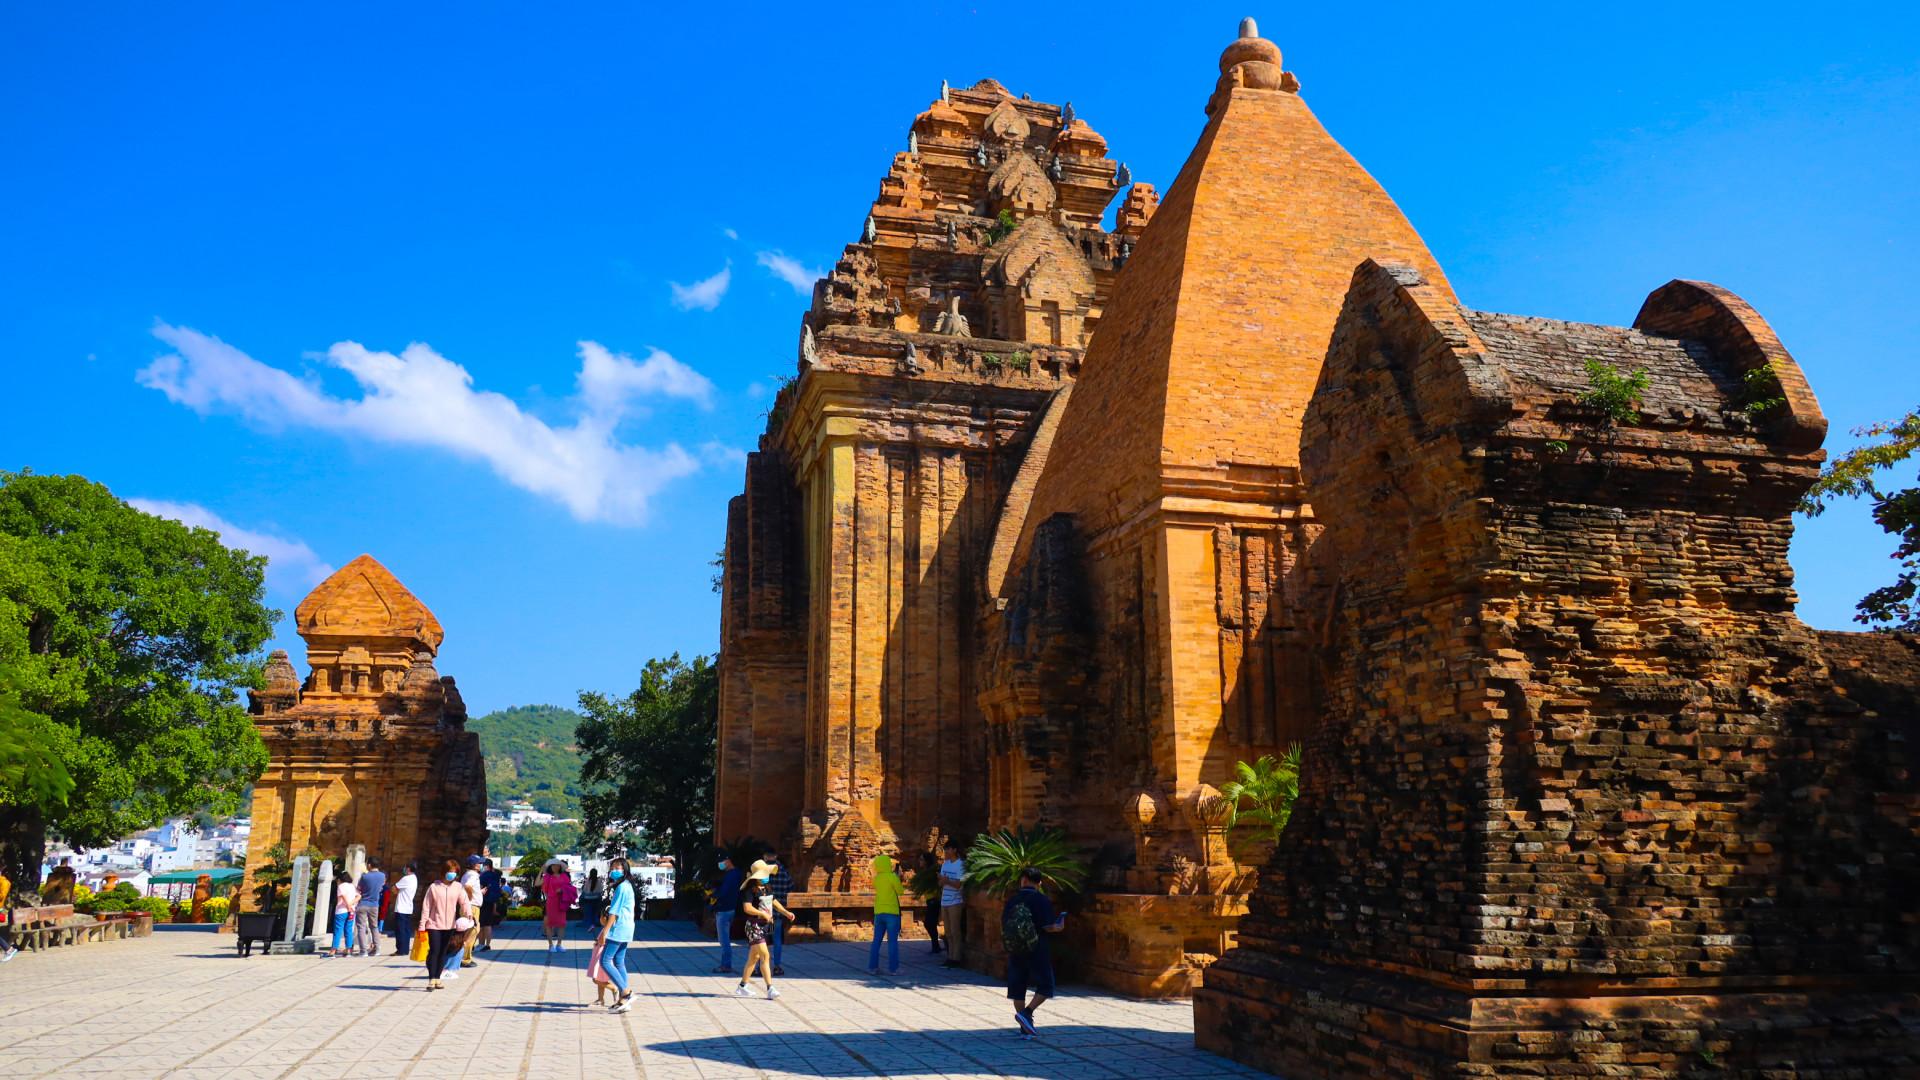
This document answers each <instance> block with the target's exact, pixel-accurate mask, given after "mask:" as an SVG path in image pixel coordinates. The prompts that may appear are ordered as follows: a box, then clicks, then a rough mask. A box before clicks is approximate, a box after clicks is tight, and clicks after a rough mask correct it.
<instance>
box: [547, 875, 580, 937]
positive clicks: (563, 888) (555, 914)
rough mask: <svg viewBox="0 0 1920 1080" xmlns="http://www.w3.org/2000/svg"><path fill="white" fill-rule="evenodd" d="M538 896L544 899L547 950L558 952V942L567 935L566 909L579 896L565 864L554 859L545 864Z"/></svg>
mask: <svg viewBox="0 0 1920 1080" xmlns="http://www.w3.org/2000/svg"><path fill="white" fill-rule="evenodd" d="M540 896H541V897H542V898H543V899H544V900H545V901H546V905H547V911H546V915H547V917H546V920H545V922H544V923H543V925H544V926H545V928H546V934H547V951H548V952H559V951H560V943H561V942H562V941H564V940H566V936H567V910H568V909H569V908H571V907H573V902H574V900H575V899H576V898H577V897H578V896H579V894H578V893H577V892H575V891H574V888H573V875H572V874H569V873H568V872H567V864H566V863H563V862H561V861H560V860H559V859H555V860H553V861H552V862H549V863H548V864H547V869H546V872H545V873H544V874H542V875H541V877H540Z"/></svg>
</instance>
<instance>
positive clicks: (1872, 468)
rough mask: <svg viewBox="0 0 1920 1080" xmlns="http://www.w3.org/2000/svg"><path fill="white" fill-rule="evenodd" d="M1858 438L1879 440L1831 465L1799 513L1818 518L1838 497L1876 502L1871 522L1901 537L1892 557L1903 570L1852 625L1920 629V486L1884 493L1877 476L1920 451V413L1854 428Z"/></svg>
mask: <svg viewBox="0 0 1920 1080" xmlns="http://www.w3.org/2000/svg"><path fill="white" fill-rule="evenodd" d="M1853 433H1854V435H1856V436H1859V437H1861V438H1868V439H1879V440H1881V441H1879V442H1874V443H1869V444H1867V445H1865V446H1858V447H1855V448H1854V449H1852V450H1849V451H1847V452H1846V453H1845V454H1843V455H1841V456H1840V459H1839V460H1837V461H1833V462H1829V463H1828V465H1827V467H1826V468H1825V469H1823V470H1821V472H1820V478H1819V479H1818V480H1815V481H1814V482H1813V486H1812V487H1810V488H1808V489H1807V493H1806V495H1805V496H1803V497H1802V498H1801V500H1800V512H1801V513H1803V514H1806V515H1807V516H1808V517H1818V516H1820V514H1821V513H1823V512H1824V511H1825V510H1826V508H1827V504H1828V503H1830V502H1831V501H1833V500H1835V499H1847V498H1855V497H1858V496H1861V495H1865V496H1867V497H1868V498H1869V499H1871V500H1873V520H1874V521H1875V523H1877V524H1878V525H1879V526H1880V527H1881V528H1882V529H1885V530H1886V531H1887V532H1889V533H1892V534H1893V535H1895V536H1898V537H1899V538H1900V546H1899V547H1898V548H1897V549H1896V550H1895V551H1894V553H1893V558H1894V559H1895V560H1897V561H1898V562H1899V563H1900V566H1901V571H1900V574H1899V576H1898V577H1896V578H1895V579H1894V582H1893V584H1891V585H1886V586H1883V587H1881V588H1878V589H1875V590H1874V591H1872V592H1870V593H1868V594H1867V595H1866V596H1865V597H1863V598H1862V599H1861V601H1860V602H1859V603H1858V604H1856V605H1855V608H1856V609H1857V610H1858V611H1859V614H1858V615H1855V616H1854V621H1855V622H1859V623H1865V624H1867V625H1869V626H1871V625H1874V624H1876V623H1881V624H1887V625H1888V628H1890V629H1894V630H1920V604H1917V603H1916V602H1915V598H1916V596H1920V487H1910V488H1903V489H1901V490H1899V491H1892V492H1886V491H1881V490H1880V488H1879V487H1878V486H1877V485H1876V484H1875V483H1874V476H1875V474H1876V473H1878V472H1879V471H1880V470H1882V469H1890V468H1892V467H1893V466H1895V465H1897V464H1899V463H1900V462H1903V461H1906V460H1907V459H1908V458H1910V457H1912V456H1913V454H1914V452H1915V451H1916V450H1920V412H1910V413H1908V414H1907V415H1906V416H1903V417H1901V418H1900V419H1898V420H1890V421H1887V422H1885V423H1880V424H1873V425H1870V426H1868V427H1864V428H1856V429H1854V432H1853Z"/></svg>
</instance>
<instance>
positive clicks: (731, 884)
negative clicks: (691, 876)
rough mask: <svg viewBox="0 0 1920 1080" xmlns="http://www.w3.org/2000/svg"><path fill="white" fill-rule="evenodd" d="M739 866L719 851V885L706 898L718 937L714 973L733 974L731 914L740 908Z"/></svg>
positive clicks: (740, 879)
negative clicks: (718, 958)
mask: <svg viewBox="0 0 1920 1080" xmlns="http://www.w3.org/2000/svg"><path fill="white" fill-rule="evenodd" d="M741 881H742V878H741V876H740V868H739V867H737V866H735V865H733V859H732V858H731V857H729V856H728V855H727V854H726V853H725V852H721V853H720V887H719V888H717V889H715V890H714V891H713V896H712V897H711V898H709V899H708V900H707V907H708V908H709V909H710V910H711V911H712V912H713V929H714V931H715V932H716V933H718V934H719V937H720V966H719V967H717V968H714V969H713V973H714V974H715V975H731V974H733V916H734V913H735V912H737V911H739V910H740V882H741Z"/></svg>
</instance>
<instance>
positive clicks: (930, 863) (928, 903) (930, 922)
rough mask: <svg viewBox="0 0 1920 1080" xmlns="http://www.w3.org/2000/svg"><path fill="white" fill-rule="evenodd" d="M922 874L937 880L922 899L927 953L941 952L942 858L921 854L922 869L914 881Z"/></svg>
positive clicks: (926, 853) (921, 915)
mask: <svg viewBox="0 0 1920 1080" xmlns="http://www.w3.org/2000/svg"><path fill="white" fill-rule="evenodd" d="M921 874H932V875H933V876H934V878H935V881H934V886H933V891H932V892H930V893H928V894H926V895H925V896H923V897H921V898H920V899H921V901H922V903H921V906H920V925H921V926H922V927H923V928H925V930H926V931H927V951H928V952H930V953H937V952H939V951H940V883H939V881H938V878H939V876H940V856H938V855H935V854H934V853H933V852H931V851H923V852H921V853H920V869H919V870H917V871H915V872H914V875H913V878H912V880H910V881H909V882H908V884H909V885H911V884H912V883H913V881H918V880H920V875H921Z"/></svg>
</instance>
